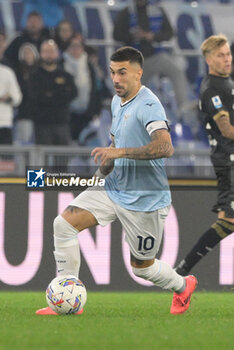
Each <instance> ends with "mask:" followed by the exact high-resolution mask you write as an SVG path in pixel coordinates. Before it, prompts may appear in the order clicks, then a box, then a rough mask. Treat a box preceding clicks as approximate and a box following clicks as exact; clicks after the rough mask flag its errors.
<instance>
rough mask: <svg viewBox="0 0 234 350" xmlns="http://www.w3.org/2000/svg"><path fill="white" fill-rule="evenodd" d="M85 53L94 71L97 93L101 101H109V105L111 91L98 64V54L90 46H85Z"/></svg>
mask: <svg viewBox="0 0 234 350" xmlns="http://www.w3.org/2000/svg"><path fill="white" fill-rule="evenodd" d="M85 51H86V52H87V54H88V58H89V62H90V63H91V64H92V66H93V68H94V71H95V76H96V85H97V89H98V91H99V95H100V97H101V99H102V100H104V99H110V100H109V102H110V103H111V99H112V94H111V89H110V88H109V87H108V84H107V82H106V76H105V73H104V71H103V69H102V67H101V66H100V64H99V56H98V52H97V50H96V49H95V48H93V47H92V46H85Z"/></svg>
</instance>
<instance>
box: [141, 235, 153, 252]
mask: <svg viewBox="0 0 234 350" xmlns="http://www.w3.org/2000/svg"><path fill="white" fill-rule="evenodd" d="M137 238H138V240H139V243H138V250H139V251H141V250H151V249H152V248H153V247H154V242H155V239H154V238H153V237H146V238H144V237H142V236H137Z"/></svg>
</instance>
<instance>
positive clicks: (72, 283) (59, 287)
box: [46, 275, 87, 315]
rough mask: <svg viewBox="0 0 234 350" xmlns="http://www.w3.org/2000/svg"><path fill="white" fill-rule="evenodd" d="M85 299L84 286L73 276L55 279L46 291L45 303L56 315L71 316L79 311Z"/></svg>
mask: <svg viewBox="0 0 234 350" xmlns="http://www.w3.org/2000/svg"><path fill="white" fill-rule="evenodd" d="M86 299H87V292H86V288H85V285H84V284H83V283H82V282H81V281H80V280H78V279H77V278H76V277H75V276H72V275H64V276H59V277H55V278H54V279H53V280H52V281H51V282H50V284H49V285H48V287H47V289H46V301H47V304H48V305H49V307H50V308H51V309H52V310H53V311H55V312H57V314H63V315H67V314H73V313H76V312H78V311H79V310H81V309H82V308H83V307H84V305H85V303H86Z"/></svg>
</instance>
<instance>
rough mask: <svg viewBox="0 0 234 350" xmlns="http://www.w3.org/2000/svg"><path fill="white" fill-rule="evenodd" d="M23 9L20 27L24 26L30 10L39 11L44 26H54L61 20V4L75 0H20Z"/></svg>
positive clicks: (68, 3) (62, 16)
mask: <svg viewBox="0 0 234 350" xmlns="http://www.w3.org/2000/svg"><path fill="white" fill-rule="evenodd" d="M22 1H23V3H24V11H23V16H22V21H21V24H22V27H24V26H25V23H26V18H27V16H28V14H29V13H30V12H32V11H37V12H39V13H40V14H41V15H42V17H43V20H44V23H45V26H46V27H48V28H54V27H56V26H57V25H58V23H59V22H60V21H61V20H63V18H64V15H63V9H62V6H65V5H70V4H72V3H73V2H76V1H77V0H22Z"/></svg>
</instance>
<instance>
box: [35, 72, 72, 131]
mask: <svg viewBox="0 0 234 350" xmlns="http://www.w3.org/2000/svg"><path fill="white" fill-rule="evenodd" d="M76 96H77V88H76V86H75V83H74V79H73V77H72V76H71V75H70V74H69V73H67V72H65V71H64V70H62V69H61V68H57V69H56V70H55V71H53V72H48V71H47V70H45V69H44V68H43V67H39V68H38V69H37V70H36V71H35V72H34V73H33V74H32V75H31V77H30V81H29V98H30V100H31V103H32V104H33V114H34V120H35V122H36V123H42V124H47V125H50V124H57V123H59V124H62V123H67V122H68V121H69V103H70V102H71V101H72V100H73V99H74V98H75V97H76Z"/></svg>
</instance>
